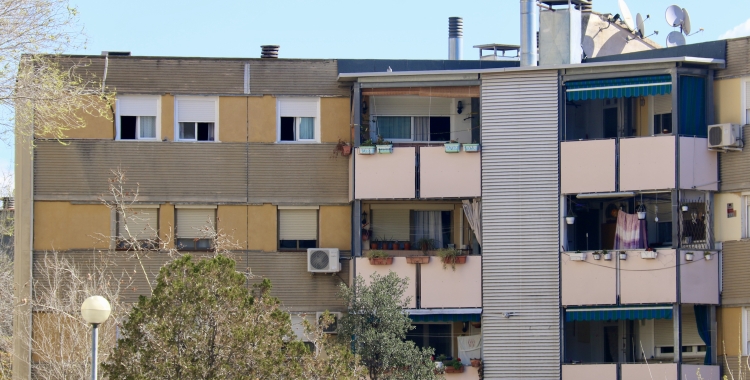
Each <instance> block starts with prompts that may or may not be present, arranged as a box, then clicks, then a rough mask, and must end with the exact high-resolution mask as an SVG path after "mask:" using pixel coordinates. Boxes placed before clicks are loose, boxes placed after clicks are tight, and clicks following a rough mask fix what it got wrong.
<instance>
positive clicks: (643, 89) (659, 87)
mask: <svg viewBox="0 0 750 380" xmlns="http://www.w3.org/2000/svg"><path fill="white" fill-rule="evenodd" d="M565 87H566V91H567V94H568V100H588V99H607V98H628V97H636V96H649V95H667V94H669V93H671V92H672V76H671V75H651V76H645V77H629V78H609V79H595V80H581V81H571V82H567V83H566V84H565Z"/></svg>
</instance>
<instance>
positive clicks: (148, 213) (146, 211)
mask: <svg viewBox="0 0 750 380" xmlns="http://www.w3.org/2000/svg"><path fill="white" fill-rule="evenodd" d="M158 211H159V209H156V208H133V209H131V210H129V212H128V214H127V216H126V217H123V216H122V214H120V219H119V226H120V227H119V231H118V235H119V236H120V237H122V238H124V239H129V238H131V237H134V238H136V239H137V240H146V239H155V238H156V220H157V216H156V215H157V214H156V213H157V212H158ZM125 226H127V231H126V230H125ZM128 232H129V233H128Z"/></svg>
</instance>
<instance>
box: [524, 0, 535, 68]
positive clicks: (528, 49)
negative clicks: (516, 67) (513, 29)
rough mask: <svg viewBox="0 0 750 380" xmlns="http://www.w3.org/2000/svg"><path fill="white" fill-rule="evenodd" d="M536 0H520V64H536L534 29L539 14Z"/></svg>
mask: <svg viewBox="0 0 750 380" xmlns="http://www.w3.org/2000/svg"><path fill="white" fill-rule="evenodd" d="M538 11H539V10H538V8H537V6H536V0H521V66H522V67H523V66H536V65H537V61H538V54H537V51H536V48H537V43H536V31H537V29H539V16H538V13H537V12H538Z"/></svg>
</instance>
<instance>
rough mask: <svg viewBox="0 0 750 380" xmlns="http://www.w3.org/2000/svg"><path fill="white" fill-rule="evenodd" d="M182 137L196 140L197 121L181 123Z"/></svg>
mask: <svg viewBox="0 0 750 380" xmlns="http://www.w3.org/2000/svg"><path fill="white" fill-rule="evenodd" d="M180 139H183V140H195V123H180Z"/></svg>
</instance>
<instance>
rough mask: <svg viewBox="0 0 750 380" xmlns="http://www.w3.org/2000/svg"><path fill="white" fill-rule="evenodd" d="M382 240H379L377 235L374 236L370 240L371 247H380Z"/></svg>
mask: <svg viewBox="0 0 750 380" xmlns="http://www.w3.org/2000/svg"><path fill="white" fill-rule="evenodd" d="M379 242H380V241H379V240H378V238H377V236H373V237H372V240H370V249H378V243H379Z"/></svg>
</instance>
